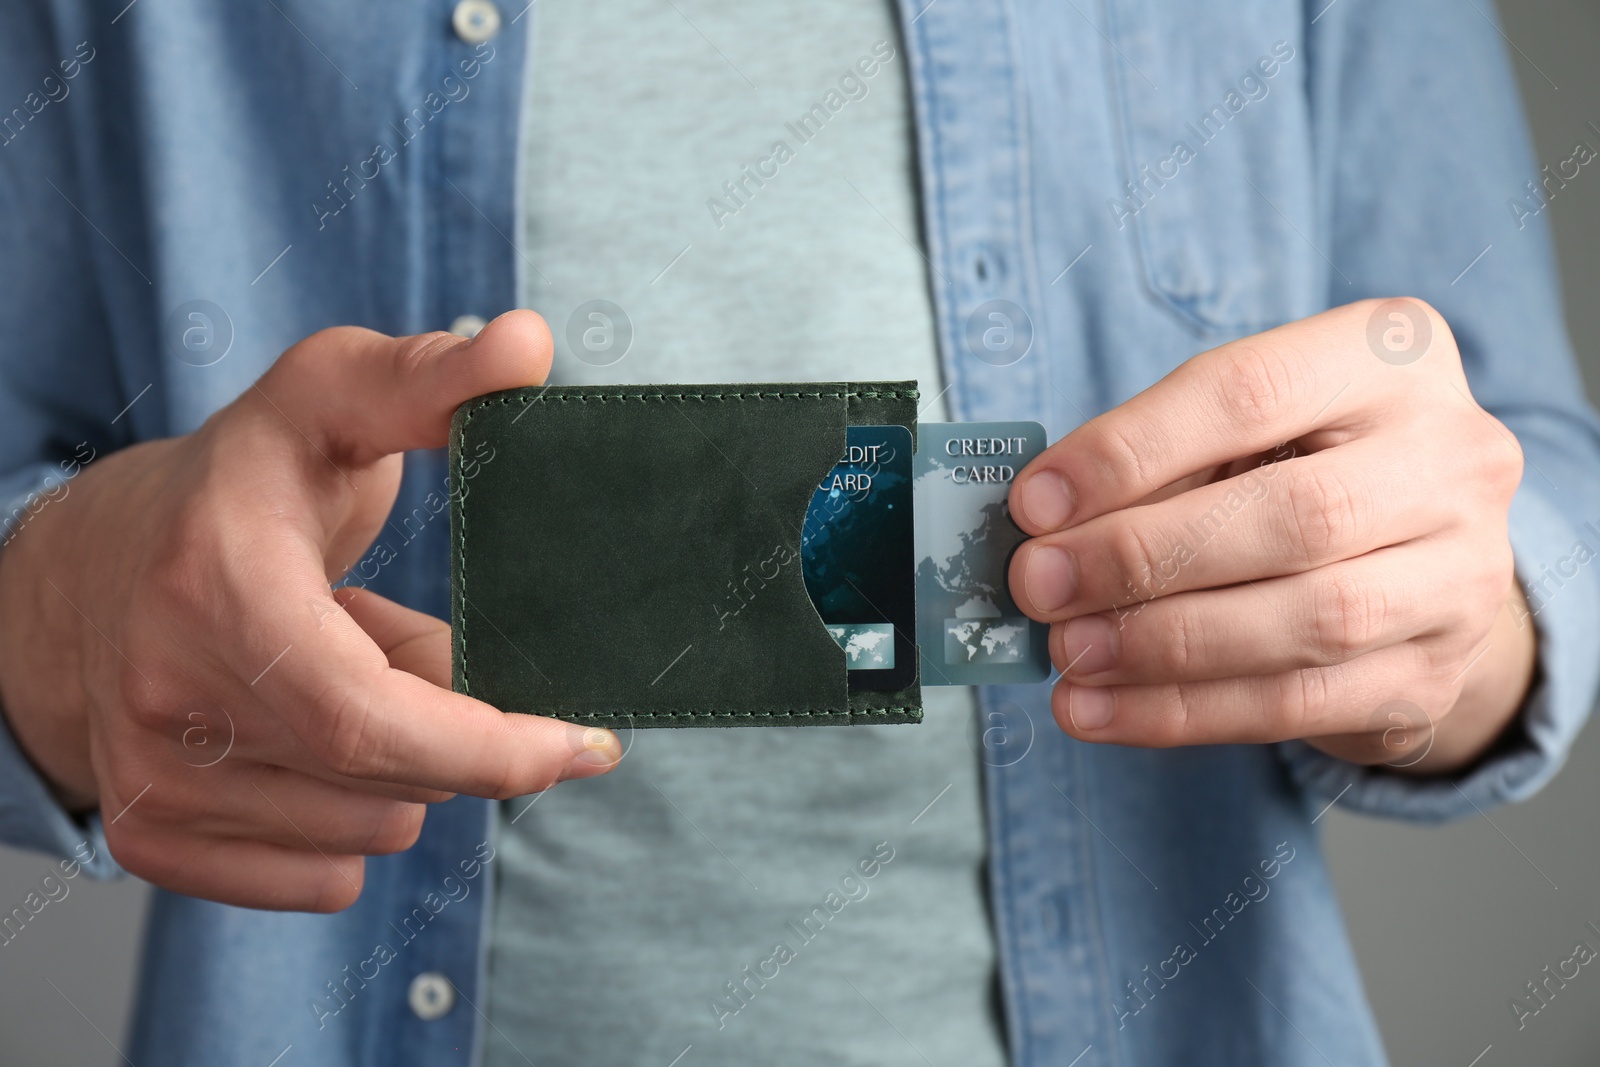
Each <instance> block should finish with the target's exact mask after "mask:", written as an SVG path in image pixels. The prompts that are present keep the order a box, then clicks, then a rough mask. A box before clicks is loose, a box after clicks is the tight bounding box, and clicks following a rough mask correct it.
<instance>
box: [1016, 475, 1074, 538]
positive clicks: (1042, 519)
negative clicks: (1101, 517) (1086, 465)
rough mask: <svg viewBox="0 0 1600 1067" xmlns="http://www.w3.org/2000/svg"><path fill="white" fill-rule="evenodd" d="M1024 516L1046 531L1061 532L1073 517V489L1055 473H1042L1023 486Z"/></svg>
mask: <svg viewBox="0 0 1600 1067" xmlns="http://www.w3.org/2000/svg"><path fill="white" fill-rule="evenodd" d="M1021 502H1022V514H1023V516H1024V517H1025V518H1026V519H1027V520H1028V521H1029V522H1031V523H1033V524H1034V525H1035V526H1037V527H1039V528H1041V529H1044V530H1059V529H1061V527H1063V526H1065V525H1066V524H1067V520H1068V519H1069V518H1071V517H1072V487H1071V486H1069V485H1068V484H1067V480H1066V479H1065V478H1063V477H1061V475H1059V474H1057V473H1056V472H1055V471H1040V472H1039V473H1038V474H1035V475H1034V476H1033V477H1031V478H1029V479H1028V480H1027V481H1026V482H1024V483H1023V485H1022V501H1021Z"/></svg>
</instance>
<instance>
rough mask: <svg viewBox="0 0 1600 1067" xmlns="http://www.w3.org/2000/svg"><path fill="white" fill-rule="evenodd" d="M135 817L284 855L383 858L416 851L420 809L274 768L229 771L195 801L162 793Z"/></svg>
mask: <svg viewBox="0 0 1600 1067" xmlns="http://www.w3.org/2000/svg"><path fill="white" fill-rule="evenodd" d="M147 801H148V803H147V804H146V806H145V808H146V810H145V811H143V812H141V814H142V815H143V816H144V817H145V818H146V819H148V820H151V821H153V822H157V823H159V822H160V821H161V820H162V818H163V816H164V815H166V814H170V815H171V816H172V817H173V818H174V819H176V820H181V821H182V823H183V825H184V828H185V830H187V831H188V832H190V833H195V834H199V835H201V836H206V837H217V838H232V839H239V840H251V841H263V842H266V843H268V844H272V845H279V846H282V847H284V848H293V849H304V850H307V851H310V852H326V853H329V854H343V855H352V856H383V855H388V854H390V853H393V852H404V851H405V850H406V849H408V848H410V847H411V846H412V845H414V844H416V842H417V836H418V835H419V834H420V833H421V832H422V820H423V816H424V814H425V813H426V811H427V808H426V807H425V806H424V805H422V804H408V803H403V802H400V801H395V800H388V799H385V798H383V797H378V796H374V795H372V794H370V793H365V792H358V791H355V790H351V789H345V788H343V787H340V786H337V785H333V784H331V783H328V782H325V781H321V780H319V779H316V778H311V777H308V776H306V775H303V774H300V773H298V772H295V771H291V770H285V769H282V768H276V767H262V766H255V767H248V768H247V767H242V766H241V767H235V768H234V769H233V773H232V775H230V777H229V778H228V779H227V782H226V785H225V786H223V787H220V788H212V789H211V790H210V791H209V792H208V794H207V795H206V796H205V797H204V798H203V799H201V800H199V801H197V800H196V799H195V798H193V797H187V798H186V797H183V796H181V795H180V794H178V793H177V792H175V791H173V790H170V789H167V790H162V791H161V792H159V793H157V792H155V791H152V795H151V796H150V797H148V798H147Z"/></svg>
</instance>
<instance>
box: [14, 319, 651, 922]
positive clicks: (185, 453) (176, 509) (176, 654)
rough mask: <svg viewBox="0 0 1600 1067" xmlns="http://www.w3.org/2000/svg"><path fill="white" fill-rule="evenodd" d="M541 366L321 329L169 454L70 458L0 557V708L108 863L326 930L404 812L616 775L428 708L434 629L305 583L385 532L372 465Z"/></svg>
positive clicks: (604, 750)
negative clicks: (93, 813)
mask: <svg viewBox="0 0 1600 1067" xmlns="http://www.w3.org/2000/svg"><path fill="white" fill-rule="evenodd" d="M550 357H551V341H550V332H549V330H548V329H547V328H546V326H545V324H544V321H543V320H542V319H540V318H539V317H538V316H537V315H535V314H534V313H532V312H527V311H522V312H511V313H509V314H507V315H504V316H502V317H500V318H498V319H496V320H495V321H494V322H493V323H491V324H490V325H488V326H487V327H485V328H484V330H483V332H481V333H480V334H479V335H478V336H477V337H476V338H475V339H474V340H472V341H470V342H468V341H465V340H463V339H462V338H459V337H455V336H452V335H450V334H427V335H422V336H417V337H403V338H391V337H387V336H384V335H382V334H378V333H373V332H371V331H369V330H361V329H355V328H349V327H347V328H339V329H332V330H325V331H323V332H321V333H318V334H314V335H313V336H311V337H309V338H307V339H306V340H304V341H302V342H300V343H299V344H297V345H295V346H294V347H293V348H291V349H289V350H288V351H287V352H285V353H284V354H283V356H282V357H281V358H279V360H278V361H277V363H275V364H274V365H273V366H272V368H271V369H270V370H269V371H268V372H267V373H266V375H265V376H264V377H262V379H261V380H260V381H259V382H258V383H257V384H256V385H254V386H252V387H251V388H250V389H249V390H247V391H246V392H245V393H244V395H242V396H241V397H240V398H239V399H238V400H236V401H234V402H233V403H232V404H230V405H229V406H228V407H226V408H224V409H223V410H221V411H219V412H218V413H217V414H216V415H214V416H212V418H211V419H209V420H208V421H207V422H206V424H205V425H204V426H202V427H201V428H200V429H199V430H197V431H195V432H194V433H192V434H189V435H188V436H185V437H178V438H171V439H167V440H161V441H153V442H149V443H146V444H141V445H136V446H134V447H131V448H127V449H124V450H122V451H120V452H118V453H115V454H113V455H109V456H106V457H104V458H102V459H100V460H98V461H96V462H94V463H92V464H91V465H90V466H89V467H87V468H86V469H85V470H84V471H83V472H82V473H81V474H80V475H79V476H78V477H77V478H76V479H75V480H74V481H73V482H72V483H71V488H70V491H69V492H67V494H66V495H65V496H64V497H61V498H59V499H55V500H52V501H50V502H49V503H47V504H45V505H44V506H43V507H42V508H41V509H40V510H39V511H38V512H37V513H36V514H35V515H34V516H33V518H31V519H30V520H29V521H28V524H27V526H26V527H24V528H23V529H22V530H21V531H20V532H19V533H18V534H17V536H16V538H15V539H14V540H13V541H12V543H11V544H10V545H8V546H7V547H6V549H5V550H4V551H3V552H0V708H3V709H4V713H5V716H6V718H7V720H8V721H9V723H10V726H11V729H12V731H13V733H14V734H15V735H16V737H17V739H18V740H19V742H20V743H21V745H22V747H23V749H24V750H25V751H26V752H27V754H28V756H29V757H30V758H31V759H32V760H33V762H34V763H35V765H36V766H37V767H38V768H39V769H40V770H41V771H42V772H43V774H44V775H45V777H46V778H47V779H48V780H49V781H50V783H51V784H52V786H53V787H54V789H55V790H56V792H57V794H58V796H59V797H60V798H61V799H62V801H63V802H64V803H65V804H67V806H69V807H70V808H73V809H75V810H86V809H90V808H93V807H95V806H98V807H99V809H100V811H101V813H102V815H103V817H104V819H105V832H106V839H107V841H108V842H109V844H110V846H111V851H112V854H113V855H114V856H115V857H116V859H117V861H118V862H119V863H120V864H121V865H122V866H123V867H124V868H126V869H127V870H129V871H131V872H132V873H134V874H137V875H139V876H140V877H142V878H145V879H146V880H148V881H151V882H154V883H156V884H157V885H160V886H163V887H165V888H167V889H171V890H174V891H176V892H180V893H187V894H190V895H192V896H199V897H206V898H209V899H212V900H218V901H223V902H225V903H229V904H237V905H243V906H247V907H257V908H284V909H298V910H305V911H334V910H337V909H340V908H344V907H347V906H349V905H350V904H351V903H353V902H354V901H355V899H356V897H357V895H358V894H359V893H360V889H361V883H362V874H363V864H364V860H363V856H367V855H380V854H384V853H390V852H397V851H401V850H403V849H406V848H409V847H410V846H411V845H412V844H413V843H414V842H415V841H416V839H417V835H418V834H419V833H420V831H421V829H422V820H423V814H424V811H425V805H426V804H427V803H429V802H435V801H440V800H445V799H448V798H449V796H450V795H451V794H453V793H468V794H472V795H474V796H484V797H497V798H505V797H512V796H518V795H521V794H524V793H532V792H536V791H538V790H542V789H545V788H548V787H549V786H551V785H553V784H554V783H555V782H557V781H560V780H561V779H564V778H577V777H588V776H590V775H594V774H599V773H602V772H604V771H606V770H609V769H610V768H611V767H612V766H614V765H615V764H616V762H617V760H618V759H619V758H620V754H621V749H620V746H619V745H618V743H617V739H616V737H615V735H613V734H612V733H611V732H609V731H606V730H596V729H592V728H585V727H580V726H574V725H570V724H567V723H562V722H557V721H555V720H553V719H543V718H536V717H533V716H528V715H506V714H502V713H501V712H499V711H497V710H495V709H494V708H492V707H490V706H489V705H487V704H484V703H481V702H479V701H476V700H473V699H471V698H470V697H466V696H462V695H459V694H456V693H452V692H451V691H450V628H449V626H448V625H447V624H445V623H443V622H440V621H439V620H437V619H434V618H432V617H431V616H427V615H423V614H420V613H418V612H415V611H411V610H409V609H407V608H404V607H401V606H400V605H398V604H395V603H394V602H392V601H389V600H386V599H384V598H383V597H380V596H377V595H375V594H373V593H370V592H366V591H358V590H346V589H341V590H338V591H337V592H335V591H333V590H332V589H331V588H330V583H331V582H333V581H336V580H338V578H339V577H340V576H341V575H343V574H344V572H345V571H346V570H347V569H348V568H349V567H350V566H351V565H352V564H354V563H355V562H356V561H357V560H359V559H360V558H361V556H362V554H363V553H364V552H365V551H366V549H367V547H368V545H370V544H371V542H372V541H373V539H374V537H375V536H376V535H377V534H378V532H379V530H380V529H381V527H382V526H383V523H384V521H385V520H386V518H387V517H388V514H389V510H390V507H391V506H392V505H393V503H394V499H395V495H396V492H397V491H398V488H399V484H400V471H401V456H400V453H402V452H405V451H407V450H410V449H420V448H438V447H441V446H443V445H444V444H446V441H447V438H448V434H449V424H450V416H451V413H452V412H453V411H454V410H455V408H456V406H457V405H459V404H460V403H461V402H463V401H465V400H467V399H469V398H471V397H474V396H477V395H479V394H482V393H487V392H490V391H493V390H496V389H508V388H513V387H517V386H525V385H537V384H539V383H540V382H542V381H543V380H544V377H545V375H546V373H547V372H548V370H549V366H550ZM536 651H537V650H529V652H530V654H532V653H536ZM196 731H199V732H198V733H197V732H196ZM201 740H204V741H205V742H206V743H205V744H204V745H200V744H197V743H196V742H198V741H201ZM230 742H231V747H227V746H228V745H229V743H230ZM223 751H226V752H227V755H226V756H223V757H222V758H221V759H218V758H217V757H219V756H221V754H222V752H223ZM213 760H215V761H216V762H214V763H212V762H211V761H213ZM208 763H209V764H210V765H209V766H207V765H206V764H208Z"/></svg>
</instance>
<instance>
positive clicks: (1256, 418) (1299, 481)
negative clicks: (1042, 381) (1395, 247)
mask: <svg viewBox="0 0 1600 1067" xmlns="http://www.w3.org/2000/svg"><path fill="white" fill-rule="evenodd" d="M1521 477H1522V452H1521V449H1520V447H1519V446H1518V444H1517V442H1516V439H1515V438H1514V437H1513V436H1512V435H1511V433H1510V432H1509V431H1508V430H1507V429H1506V428H1505V426H1503V425H1502V424H1501V423H1500V422H1499V421H1498V420H1497V419H1495V418H1494V417H1493V416H1492V415H1490V414H1489V413H1488V412H1487V411H1485V410H1484V409H1483V408H1481V407H1479V406H1478V404H1477V402H1476V401H1475V400H1473V399H1472V394H1471V392H1470V390H1469V389H1468V386H1467V379H1466V375H1465V374H1464V373H1463V371H1462V367H1461V357H1460V354H1459V353H1458V352H1457V350H1456V346H1455V342H1454V339H1453V338H1452V336H1451V334H1450V330H1449V327H1448V326H1447V325H1446V324H1445V322H1444V320H1443V319H1442V318H1441V317H1440V316H1439V314H1438V313H1437V312H1436V311H1434V310H1433V309H1432V308H1430V307H1428V306H1427V305H1425V304H1423V303H1421V302H1420V301H1416V300H1409V299H1405V300H1388V301H1376V300H1374V301H1364V302H1362V303H1358V304H1351V305H1348V306H1346V307H1342V308H1336V309H1334V310H1332V311H1328V312H1324V313H1323V314H1320V315H1316V316H1314V317H1312V318H1309V319H1304V320H1302V321H1300V322H1295V323H1291V324H1289V325H1287V326H1283V327H1280V328H1278V329H1275V330H1270V331H1268V332H1266V333H1262V334H1258V335H1256V336H1254V337H1247V338H1244V339H1243V340H1239V341H1235V342H1233V343H1231V344H1227V345H1224V346H1222V347H1220V348H1216V349H1213V350H1211V351H1209V352H1205V353H1202V354H1201V355H1199V356H1196V357H1195V358H1193V359H1191V360H1189V361H1187V362H1186V363H1184V364H1183V365H1182V366H1180V367H1179V368H1178V369H1177V370H1175V371H1173V372H1172V373H1171V374H1169V375H1168V376H1167V377H1166V378H1164V379H1163V380H1161V381H1160V382H1158V383H1156V384H1155V385H1153V386H1151V387H1150V388H1149V389H1147V390H1145V391H1144V392H1143V393H1140V394H1139V395H1138V396H1136V397H1134V398H1133V399H1131V400H1129V401H1128V402H1127V403H1125V404H1123V405H1121V406H1120V407H1118V408H1116V409H1114V410H1112V411H1109V412H1107V413H1105V414H1104V415H1101V416H1099V417H1097V418H1095V419H1092V420H1090V421H1089V422H1088V423H1085V424H1084V425H1083V426H1080V427H1079V428H1078V429H1076V430H1074V431H1073V432H1072V433H1070V434H1068V435H1067V436H1066V437H1064V438H1062V439H1061V440H1060V441H1058V442H1057V443H1056V444H1055V445H1054V446H1052V447H1051V448H1050V449H1049V450H1047V451H1046V452H1045V453H1044V454H1043V455H1041V456H1040V457H1039V458H1038V459H1036V460H1034V462H1033V463H1031V464H1029V466H1028V467H1027V468H1026V469H1025V470H1024V471H1023V472H1022V473H1021V474H1020V475H1019V476H1018V478H1017V480H1016V484H1015V485H1014V486H1013V487H1012V490H1011V513H1012V515H1013V516H1014V517H1015V519H1016V521H1017V522H1018V524H1019V525H1021V526H1022V528H1023V529H1024V530H1025V531H1026V532H1028V533H1029V534H1030V535H1032V539H1031V540H1029V541H1028V542H1026V543H1025V544H1024V545H1023V546H1022V547H1021V548H1020V549H1018V551H1017V553H1016V556H1015V557H1014V558H1013V560H1012V564H1011V573H1010V581H1011V588H1012V592H1013V594H1014V595H1015V597H1016V599H1017V603H1018V604H1019V605H1020V606H1021V607H1022V609H1023V611H1025V612H1026V613H1027V614H1028V615H1030V616H1032V617H1033V618H1035V619H1038V620H1040V621H1044V622H1049V623H1052V624H1053V625H1052V626H1051V628H1050V654H1051V659H1052V660H1053V662H1054V663H1055V665H1056V666H1057V667H1058V668H1060V669H1061V671H1062V672H1063V677H1062V679H1061V681H1060V682H1058V683H1057V685H1056V689H1055V692H1054V695H1053V708H1054V713H1055V718H1056V721H1057V722H1058V723H1059V724H1060V725H1061V728H1062V729H1064V730H1066V731H1067V732H1068V733H1069V734H1071V735H1072V736H1074V737H1077V738H1080V739H1082V740H1085V741H1098V742H1112V743H1116V744H1125V745H1141V746H1170V745H1194V744H1219V743H1252V742H1256V743H1259V742H1272V741H1280V740H1284V739H1288V738H1304V739H1306V740H1307V741H1309V742H1310V743H1311V744H1313V745H1316V746H1317V747H1318V748H1321V749H1323V750H1324V751H1327V752H1330V753H1332V754H1334V755H1337V756H1340V757H1343V758H1345V759H1349V760H1351V761H1353V762H1357V763H1368V764H1370V763H1380V762H1382V763H1388V764H1389V765H1391V766H1394V767H1396V768H1400V769H1405V770H1408V771H1410V772H1412V773H1441V772H1447V771H1451V770H1455V769H1459V768H1461V767H1464V766H1466V765H1469V764H1471V763H1472V762H1473V761H1475V760H1477V759H1478V758H1479V757H1480V756H1481V755H1482V754H1483V753H1484V752H1485V751H1486V750H1487V749H1488V748H1489V747H1490V746H1491V745H1493V743H1494V742H1495V740H1496V739H1497V738H1498V737H1499V736H1500V735H1501V734H1502V733H1503V732H1504V731H1505V728H1506V726H1507V724H1509V723H1510V722H1511V721H1512V719H1513V717H1514V716H1515V715H1516V713H1517V710H1518V708H1519V707H1520V706H1521V704H1522V702H1523V700H1524V699H1525V697H1526V694H1527V691H1528V688H1529V686H1530V684H1531V681H1532V677H1533V672H1534V664H1535V659H1536V647H1535V638H1534V630H1533V626H1532V624H1531V621H1530V620H1529V617H1528V611H1527V607H1526V602H1525V601H1524V600H1523V597H1522V593H1521V591H1520V589H1519V587H1518V585H1517V582H1516V579H1515V577H1514V575H1513V572H1512V557H1511V545H1510V543H1509V540H1508V537H1507V512H1508V510H1509V507H1510V503H1511V497H1512V494H1513V493H1514V492H1515V490H1516V488H1517V485H1518V483H1519V481H1520V480H1521Z"/></svg>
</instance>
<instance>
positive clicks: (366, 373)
mask: <svg viewBox="0 0 1600 1067" xmlns="http://www.w3.org/2000/svg"><path fill="white" fill-rule="evenodd" d="M552 351H553V344H552V342H551V339H550V328H549V327H548V326H547V325H545V321H544V319H542V318H540V317H539V315H538V314H536V313H535V312H532V311H523V310H519V311H508V312H506V313H505V314H504V315H501V316H500V317H499V318H497V319H495V320H494V321H493V322H491V323H489V324H488V325H487V326H485V327H484V328H483V329H482V330H481V331H479V333H478V335H477V336H476V337H474V338H472V339H471V340H468V339H466V338H462V337H458V336H456V335H454V334H449V333H426V334H417V335H415V336H412V337H390V336H388V335H387V334H381V333H378V332H376V331H374V330H365V329H362V328H360V327H357V326H338V327H334V328H333V329H328V330H322V331H320V332H319V333H314V334H312V335H311V336H310V337H308V338H306V339H305V340H303V341H301V342H300V343H299V344H296V345H295V346H294V347H292V348H290V349H289V350H288V351H287V352H285V353H284V354H283V355H282V356H281V357H279V359H278V361H277V362H276V363H275V364H273V365H272V368H271V369H270V370H268V371H267V373H266V375H265V376H263V377H262V379H261V381H260V382H259V383H258V384H257V386H256V391H258V392H259V393H261V394H262V396H263V397H265V399H267V400H268V401H270V402H271V404H272V405H273V406H274V407H276V408H278V409H279V411H280V412H281V413H282V414H283V415H284V416H285V417H287V418H288V419H289V421H290V422H292V423H293V424H294V425H295V426H296V428H298V429H299V430H300V431H301V432H302V433H304V434H305V435H306V436H307V437H309V438H310V439H311V441H312V443H313V444H315V445H317V446H318V448H319V449H321V450H323V451H324V452H326V453H327V454H328V455H330V456H335V457H337V458H339V459H343V460H345V461H346V462H349V463H353V464H355V465H357V466H363V465H366V464H369V463H373V462H375V461H377V460H378V459H381V458H382V457H384V456H387V455H389V454H391V453H394V452H406V451H410V450H412V449H419V448H441V447H443V446H444V445H445V444H446V443H447V442H448V440H449V434H450V416H451V415H452V414H453V413H454V412H455V409H456V408H457V407H458V406H460V405H461V404H462V403H463V402H465V401H467V400H470V399H472V398H473V397H475V396H480V395H482V394H484V393H491V392H494V391H495V390H498V389H515V388H518V387H521V386H528V385H541V384H543V382H544V380H545V376H546V375H547V374H548V373H549V372H550V359H551V354H552Z"/></svg>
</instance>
